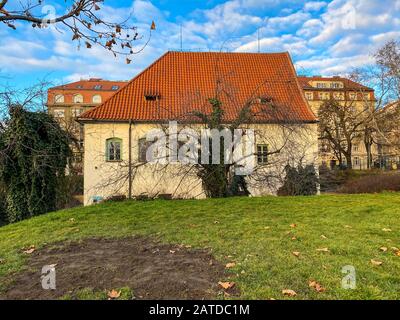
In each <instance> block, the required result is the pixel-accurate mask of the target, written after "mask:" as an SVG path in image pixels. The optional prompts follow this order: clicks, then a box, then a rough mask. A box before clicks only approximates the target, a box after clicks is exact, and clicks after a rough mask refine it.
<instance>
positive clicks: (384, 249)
mask: <svg viewBox="0 0 400 320" xmlns="http://www.w3.org/2000/svg"><path fill="white" fill-rule="evenodd" d="M379 250H381V251H383V252H386V251H388V248H386V247H380V248H379Z"/></svg>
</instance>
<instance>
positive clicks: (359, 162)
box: [353, 157, 361, 167]
mask: <svg viewBox="0 0 400 320" xmlns="http://www.w3.org/2000/svg"><path fill="white" fill-rule="evenodd" d="M353 162H354V163H353V166H354V167H356V166H360V165H361V161H360V158H359V157H354V161H353Z"/></svg>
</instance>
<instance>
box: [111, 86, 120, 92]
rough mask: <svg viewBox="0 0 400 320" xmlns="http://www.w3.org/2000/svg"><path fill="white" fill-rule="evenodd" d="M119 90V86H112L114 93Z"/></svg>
mask: <svg viewBox="0 0 400 320" xmlns="http://www.w3.org/2000/svg"><path fill="white" fill-rule="evenodd" d="M118 89H119V86H112V87H111V90H112V91H117V90H118Z"/></svg>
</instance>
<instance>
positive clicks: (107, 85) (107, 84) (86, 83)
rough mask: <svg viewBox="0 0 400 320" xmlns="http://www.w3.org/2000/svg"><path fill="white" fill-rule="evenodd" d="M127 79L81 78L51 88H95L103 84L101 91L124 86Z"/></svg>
mask: <svg viewBox="0 0 400 320" xmlns="http://www.w3.org/2000/svg"><path fill="white" fill-rule="evenodd" d="M127 83H128V82H127V81H109V80H103V79H98V78H92V79H89V80H80V81H76V82H71V83H68V84H64V85H60V86H57V87H53V88H50V89H49V90H50V91H51V90H55V91H59V90H94V89H95V87H96V86H101V89H99V91H116V90H115V89H114V90H113V87H114V86H116V87H118V89H119V88H122V87H124V86H126V85H127Z"/></svg>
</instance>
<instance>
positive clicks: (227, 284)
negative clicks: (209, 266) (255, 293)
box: [218, 281, 235, 290]
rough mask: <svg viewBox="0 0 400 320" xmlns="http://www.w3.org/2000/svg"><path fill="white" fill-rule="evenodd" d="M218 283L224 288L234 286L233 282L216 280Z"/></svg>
mask: <svg viewBox="0 0 400 320" xmlns="http://www.w3.org/2000/svg"><path fill="white" fill-rule="evenodd" d="M218 284H219V285H220V286H221V287H222V288H223V289H225V290H228V289H230V288H233V287H234V286H235V283H234V282H221V281H220V282H218Z"/></svg>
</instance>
